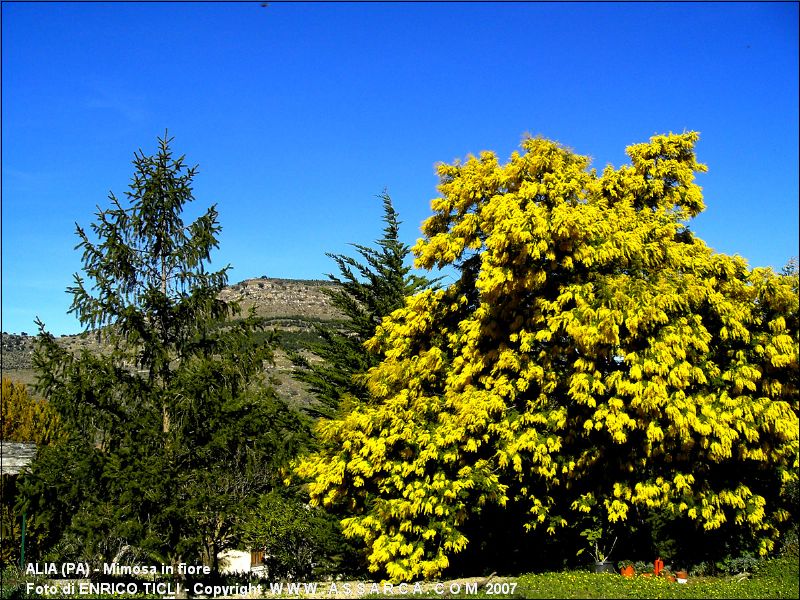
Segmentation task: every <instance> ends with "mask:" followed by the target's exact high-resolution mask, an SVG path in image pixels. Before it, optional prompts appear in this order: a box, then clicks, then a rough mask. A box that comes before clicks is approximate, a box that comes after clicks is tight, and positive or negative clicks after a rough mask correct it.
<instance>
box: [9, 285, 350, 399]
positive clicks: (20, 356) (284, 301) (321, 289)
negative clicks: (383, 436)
mask: <svg viewBox="0 0 800 600" xmlns="http://www.w3.org/2000/svg"><path fill="white" fill-rule="evenodd" d="M334 287H335V284H333V283H332V282H330V281H324V280H304V279H280V278H270V277H259V278H254V279H245V280H244V281H240V282H239V283H235V284H232V285H230V286H227V287H226V288H225V289H223V290H222V292H220V295H219V297H220V298H221V299H223V300H225V301H227V302H237V303H238V304H239V306H240V308H241V309H242V314H246V313H247V312H248V311H250V309H253V310H254V311H255V313H256V315H258V316H259V317H262V318H263V319H264V322H265V324H266V326H267V328H268V329H275V330H277V331H278V332H280V333H282V334H283V336H284V337H286V336H291V335H293V334H297V333H298V332H300V333H302V332H304V331H310V330H312V329H313V324H314V323H321V322H335V321H338V320H341V319H342V318H343V316H342V314H341V313H340V312H339V311H338V310H337V309H336V307H334V306H333V304H332V303H331V300H330V297H329V296H328V295H327V294H326V293H325V290H331V289H334ZM35 340H36V336H33V335H29V334H28V333H27V332H20V333H7V332H2V340H1V343H2V370H3V376H6V377H11V378H12V379H14V380H16V381H21V382H23V383H27V384H32V383H33V382H34V380H35V374H34V372H33V365H32V363H31V359H32V355H33V347H34V343H35ZM56 340H57V341H58V342H59V343H60V344H63V345H64V346H65V347H67V348H69V349H72V350H78V349H80V348H92V347H95V348H96V347H97V339H96V336H95V335H93V334H92V333H91V332H84V333H79V334H74V335H64V336H60V337H57V338H56ZM270 371H271V373H270V375H275V376H277V377H278V379H279V380H281V381H282V383H281V385H280V388H281V389H282V393H284V394H286V395H287V396H290V397H297V396H304V395H305V394H304V391H303V390H302V388H301V387H300V386H299V385H297V384H295V382H293V381H292V380H291V371H292V365H291V362H290V361H289V360H288V358H287V357H286V355H285V353H284V352H282V351H281V350H280V349H278V350H276V352H275V367H274V368H273V369H271V370H270ZM281 375H283V377H281ZM287 375H288V376H287Z"/></svg>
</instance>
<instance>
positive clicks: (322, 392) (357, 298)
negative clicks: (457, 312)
mask: <svg viewBox="0 0 800 600" xmlns="http://www.w3.org/2000/svg"><path fill="white" fill-rule="evenodd" d="M379 198H381V200H382V201H383V222H384V223H385V227H384V229H383V237H382V238H380V239H379V240H377V241H376V242H375V244H376V247H369V246H364V245H361V244H352V246H353V247H354V248H355V249H356V251H357V253H358V255H359V257H360V258H353V257H350V256H346V255H343V254H331V253H328V254H327V256H329V257H330V258H332V259H333V261H334V262H335V263H336V265H337V267H338V268H339V274H338V275H334V274H328V278H329V279H330V280H331V281H332V282H333V283H334V284H336V287H335V288H333V289H330V290H325V292H326V293H327V294H328V295H329V296H330V298H331V300H332V303H333V305H334V306H336V307H337V308H338V309H339V310H340V311H341V312H342V313H343V314H344V315H345V321H344V322H343V323H341V324H339V325H315V327H316V330H317V333H318V335H319V338H320V341H319V342H317V343H314V344H312V345H311V346H310V347H309V350H310V351H311V352H312V353H313V354H315V355H316V356H317V357H318V358H319V359H321V360H319V361H314V362H312V361H310V360H308V359H307V358H306V357H304V356H302V355H301V354H299V353H290V357H291V359H292V362H293V363H294V365H295V366H296V367H298V370H297V372H296V375H295V377H296V378H297V379H298V380H299V381H302V382H303V383H305V384H306V385H307V386H308V388H309V390H310V391H311V392H312V394H313V395H314V397H315V399H316V400H317V401H318V402H317V404H316V405H315V406H312V407H310V408H308V409H307V411H308V412H309V413H310V414H312V415H314V416H331V415H332V414H334V413H335V411H336V409H337V408H338V407H339V405H340V403H341V402H342V399H343V398H345V397H346V396H348V395H349V396H352V397H353V398H356V399H360V400H365V399H366V398H367V397H368V392H367V389H366V387H365V386H364V385H363V383H362V382H361V380H360V378H359V377H358V376H359V375H360V374H362V373H365V372H366V371H367V370H368V369H369V368H370V367H372V366H374V365H376V364H378V362H379V357H378V356H377V355H375V354H373V353H371V352H369V351H368V350H367V349H366V348H364V342H365V341H367V340H368V339H370V338H371V337H372V336H373V334H374V333H375V328H376V326H377V325H379V324H380V322H381V319H382V318H383V317H385V316H387V315H389V314H390V313H391V312H392V311H394V310H395V309H398V308H400V307H401V306H403V303H404V302H405V298H406V297H407V296H410V295H413V294H415V293H417V292H420V291H422V290H424V289H426V288H428V287H430V286H432V285H435V284H436V282H437V281H438V280H434V279H429V278H427V277H423V276H419V275H416V274H414V273H412V268H411V267H410V266H409V265H407V264H406V263H407V258H408V257H409V254H410V252H411V249H410V248H409V246H407V245H406V244H404V243H402V242H401V241H400V238H399V235H400V223H401V221H399V220H398V214H397V211H396V210H395V209H394V206H393V205H392V200H391V198H390V197H389V194H388V193H387V192H385V191H384V192H383V193H382V194H381V195H380V196H379Z"/></svg>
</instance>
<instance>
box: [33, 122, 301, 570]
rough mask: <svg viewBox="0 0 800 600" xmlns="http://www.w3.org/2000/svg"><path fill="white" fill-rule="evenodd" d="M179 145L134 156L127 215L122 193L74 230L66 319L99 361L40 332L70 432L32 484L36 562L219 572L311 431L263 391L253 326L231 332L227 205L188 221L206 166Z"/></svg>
mask: <svg viewBox="0 0 800 600" xmlns="http://www.w3.org/2000/svg"><path fill="white" fill-rule="evenodd" d="M170 142H171V140H170V139H168V138H167V137H166V136H165V137H164V138H163V139H159V149H158V152H157V154H156V155H154V156H145V155H144V154H143V153H142V152H141V151H139V152H138V153H136V154H135V158H134V161H133V164H134V167H135V172H134V175H133V179H132V182H131V184H130V189H129V191H127V192H126V196H127V200H128V203H127V206H124V205H123V203H121V202H120V201H119V200H118V199H117V197H116V196H114V194H113V193H112V194H110V196H109V200H110V207H109V208H107V209H105V210H100V209H98V212H97V221H96V222H95V223H94V224H93V225H92V227H91V231H92V233H93V235H92V236H90V235H89V234H88V233H87V232H86V231H85V230H84V229H83V228H82V227H80V226H77V234H78V237H79V239H80V242H79V244H78V246H77V248H79V249H81V250H82V252H83V275H78V274H76V275H75V283H74V285H73V286H72V287H70V288H69V289H68V292H69V293H70V294H71V295H72V298H73V302H72V307H71V312H73V313H74V314H75V315H76V316H77V318H78V319H79V321H80V323H81V324H82V325H83V326H84V327H86V328H87V329H92V330H93V331H94V333H95V334H96V336H97V339H98V341H99V342H100V343H99V344H98V345H97V346H96V347H95V348H96V349H91V350H90V349H84V350H82V351H81V352H80V353H79V354H77V355H76V354H72V353H70V352H68V351H67V350H65V349H64V348H63V347H62V346H61V345H59V344H58V343H56V341H55V339H54V338H53V337H52V336H51V335H50V334H48V333H47V332H46V330H45V326H44V324H42V323H41V322H39V323H38V325H39V330H40V335H39V338H38V345H37V348H36V351H35V355H34V364H35V367H36V370H37V373H38V389H39V390H40V391H41V392H42V393H43V394H44V395H45V397H46V398H47V399H48V400H49V401H50V402H51V403H52V405H53V406H54V407H56V409H57V410H58V411H59V413H60V416H61V418H62V421H63V423H64V425H65V427H66V429H67V430H68V432H69V434H70V437H69V440H68V441H67V442H65V443H63V444H60V445H56V446H53V447H51V448H47V449H45V451H43V452H42V453H40V456H39V458H38V460H37V462H36V463H35V465H34V468H33V472H32V473H31V474H30V475H29V476H28V477H26V478H25V481H24V482H23V486H22V487H23V491H24V503H25V508H26V509H27V512H28V514H29V517H31V525H32V534H33V542H34V546H38V547H35V548H34V549H33V550H34V551H38V553H39V554H40V555H44V554H45V553H46V552H47V551H50V552H51V556H53V554H52V553H53V552H55V553H57V554H56V555H58V553H60V556H59V557H60V558H62V559H68V558H73V557H74V558H80V559H81V560H87V561H91V560H95V561H111V560H114V559H118V560H119V559H121V558H122V557H123V556H124V555H125V553H126V552H127V553H132V554H134V555H135V554H137V553H138V555H139V556H140V557H141V556H147V557H148V558H149V559H150V560H151V561H152V560H156V561H161V562H164V563H167V564H169V563H173V564H175V563H178V562H180V561H181V560H190V559H191V560H198V559H200V558H202V559H203V560H204V561H205V563H206V564H210V565H212V566H213V567H215V568H216V567H217V562H216V557H217V553H218V552H219V551H221V550H223V549H224V548H226V547H229V546H230V545H231V544H232V543H234V541H235V531H236V526H237V520H238V519H239V518H240V517H239V515H242V514H243V513H244V512H245V511H246V509H247V507H248V506H250V505H251V504H253V503H255V502H257V498H258V496H259V495H260V494H262V493H265V492H267V491H269V490H270V489H272V487H273V486H275V485H278V483H279V476H278V468H279V466H280V465H281V464H282V462H283V461H284V460H285V459H286V458H287V457H288V456H289V455H291V454H292V453H293V452H294V450H295V449H296V447H297V446H298V444H301V443H302V439H303V436H304V434H303V431H304V429H303V425H302V422H301V420H300V419H299V418H298V416H297V415H296V414H295V413H293V412H292V411H290V410H289V409H288V408H287V406H286V405H285V404H283V403H282V402H280V401H279V400H278V399H277V397H276V396H275V394H274V392H273V390H272V389H271V388H269V387H268V386H266V384H265V382H264V381H263V380H262V377H263V365H264V362H265V361H268V360H271V351H270V348H269V345H268V343H267V342H264V341H263V336H254V335H252V334H253V333H254V332H255V331H256V330H257V329H258V327H259V325H258V322H257V319H256V318H255V317H254V315H252V314H250V315H249V316H247V317H245V318H237V319H235V320H233V319H234V318H235V317H239V316H240V315H238V312H239V309H238V307H237V306H236V305H233V304H226V303H225V302H223V301H221V300H220V299H219V297H218V294H219V292H220V290H221V289H222V288H223V286H224V285H225V283H226V281H227V272H228V269H229V267H225V268H223V269H221V270H218V271H210V270H208V269H207V265H208V263H209V262H210V256H211V251H212V250H213V249H214V248H216V247H217V245H218V242H217V235H218V233H219V231H220V226H219V224H218V220H217V210H216V207H215V206H212V207H210V208H209V209H208V210H207V211H206V212H205V213H204V214H202V215H201V216H200V217H199V218H197V219H196V220H194V221H193V222H192V223H191V224H189V225H186V224H185V223H184V221H183V218H182V213H183V211H184V208H185V207H186V205H187V204H188V203H190V202H192V201H193V200H194V197H193V192H192V179H193V177H194V176H195V174H196V167H187V166H186V164H185V162H184V157H180V158H177V159H176V158H174V157H173V153H172V151H171V150H170ZM258 340H262V341H258Z"/></svg>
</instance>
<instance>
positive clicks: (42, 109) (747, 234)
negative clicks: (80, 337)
mask: <svg viewBox="0 0 800 600" xmlns="http://www.w3.org/2000/svg"><path fill="white" fill-rule="evenodd" d="M2 34H3V38H2V126H3V128H2V151H3V152H2V177H3V179H2V193H3V197H2V200H3V205H2V217H3V220H2V234H3V237H2V262H3V272H2V283H3V305H2V309H3V325H2V327H3V329H4V330H5V331H13V332H19V331H27V332H28V333H33V332H34V330H35V328H34V325H33V320H34V317H35V316H36V315H38V316H40V317H41V318H42V320H44V322H45V323H46V325H47V326H48V329H49V330H50V331H52V332H54V333H56V334H63V333H75V332H77V331H79V330H80V328H79V325H78V323H77V321H75V319H74V318H73V317H72V316H69V315H67V310H68V307H69V304H70V298H69V297H68V295H67V294H66V293H65V292H64V290H65V288H66V287H67V286H68V285H70V283H71V280H72V273H74V272H76V271H78V270H79V269H80V266H81V263H80V256H79V254H78V252H77V251H75V250H73V248H74V246H75V243H76V237H75V235H74V223H75V222H76V221H77V222H79V223H80V224H82V225H84V226H86V225H89V224H90V223H91V222H92V221H93V219H94V212H95V210H96V208H95V207H96V206H97V205H100V206H101V207H105V206H106V205H107V201H106V198H107V195H108V192H109V191H111V190H113V191H114V192H115V193H116V194H117V195H118V196H122V195H123V193H124V191H125V190H126V189H127V185H128V182H129V179H130V176H131V174H132V167H131V164H130V163H131V159H132V157H133V152H134V151H135V150H137V149H139V148H141V149H142V150H144V151H145V152H146V153H153V152H155V149H156V137H157V136H159V135H163V133H164V130H165V129H166V128H169V132H170V135H174V136H175V142H174V148H175V150H176V151H177V152H179V153H185V154H186V155H187V159H188V161H189V162H191V163H196V164H199V165H200V171H199V174H198V176H197V178H196V180H195V196H196V198H197V202H196V203H195V204H196V206H197V208H198V210H199V209H200V208H205V207H206V206H208V205H210V204H212V203H217V204H218V206H219V211H220V221H221V224H222V227H223V232H222V236H221V246H220V249H219V251H218V252H217V253H216V254H215V255H214V257H215V259H214V263H213V265H214V266H222V265H224V264H226V263H230V264H231V265H233V267H234V270H233V271H232V273H231V282H236V281H240V280H243V279H246V278H249V277H258V276H261V275H267V276H271V277H293V278H322V277H324V274H325V273H327V272H329V271H331V270H333V269H334V265H333V264H332V262H331V261H330V260H329V259H328V258H326V257H325V254H324V253H325V252H326V251H329V252H348V251H349V250H348V248H349V247H348V245H347V244H348V243H349V242H360V243H370V242H371V241H372V240H374V239H375V238H377V237H379V235H380V230H381V227H382V224H381V222H380V217H381V205H380V202H379V201H378V200H377V199H376V197H375V196H376V195H377V194H379V193H380V192H381V191H382V190H383V189H384V188H387V189H388V191H389V193H390V194H391V196H392V198H393V199H394V202H395V206H396V208H397V209H398V210H399V212H400V215H401V218H402V219H403V221H404V224H403V226H402V229H401V233H402V236H403V238H404V240H405V241H406V242H408V243H409V244H412V243H413V242H414V241H415V240H416V238H417V237H418V236H419V225H420V223H421V222H422V220H423V219H424V218H426V217H427V216H428V215H429V214H430V208H429V202H430V200H431V199H432V198H434V197H435V196H436V189H435V188H436V184H437V179H436V176H435V173H434V165H435V164H436V163H437V162H440V161H446V162H451V161H452V160H454V159H456V158H459V157H464V156H466V155H467V154H468V153H478V152H480V151H481V150H494V151H496V152H497V153H498V154H499V156H500V158H501V159H502V160H505V159H507V158H508V156H509V154H510V153H511V152H512V151H513V150H514V149H515V148H517V147H518V144H519V142H520V140H521V139H522V136H523V134H524V133H526V132H529V133H531V134H534V135H536V134H541V135H544V136H546V137H549V138H552V139H556V140H558V141H560V142H562V143H563V144H566V145H567V146H570V147H571V148H573V149H574V150H576V151H577V152H579V153H581V154H588V155H590V156H592V157H593V158H594V164H595V166H597V167H598V168H600V169H602V168H603V167H604V166H605V165H606V164H607V163H612V164H614V165H616V166H618V165H620V164H622V163H624V162H626V157H625V154H624V149H625V146H627V145H629V144H632V143H637V142H641V141H646V140H647V139H648V138H649V136H651V135H653V134H655V133H665V132H669V131H675V132H680V131H683V130H689V129H691V130H697V131H700V132H701V136H702V137H701V141H700V143H699V145H698V148H697V151H698V156H699V159H700V161H701V162H704V163H706V164H708V165H709V172H708V174H706V175H702V176H701V177H700V180H699V182H700V184H701V185H702V186H703V187H704V191H705V199H706V204H707V206H708V208H707V210H706V212H705V213H704V214H703V215H701V216H700V217H698V218H697V219H696V220H695V221H694V223H693V225H692V226H693V228H694V230H695V231H696V232H697V233H698V234H699V235H700V236H701V237H702V238H703V239H705V240H706V241H707V242H708V243H709V244H710V245H711V246H712V247H713V248H715V249H716V250H718V251H720V252H725V253H729V254H740V255H742V256H744V257H745V258H746V259H747V260H748V261H749V262H750V264H751V265H753V266H765V265H768V266H772V267H774V268H780V267H781V266H783V265H784V264H785V263H786V261H787V259H789V258H790V257H791V256H794V255H796V254H797V252H798V250H797V247H798V109H797V106H798V5H797V4H796V3H790V4H786V3H784V4H769V3H768V4H764V3H753V4H748V3H738V4H723V3H715V4H697V3H682V4H651V3H645V4H596V3H594V4H544V3H531V4H449V3H448V4H416V3H412V4H375V3H370V4H362V5H359V4H358V3H349V4H344V3H343V4H281V3H270V5H269V6H268V7H267V8H262V7H261V6H260V5H259V3H239V4H214V3H202V4H200V3H197V4H196V3H189V2H187V3H154V4H150V3H141V4H134V3H130V4H128V3H107V4H100V3H82V4H77V3H76V4H71V3H42V4H38V3H4V4H3V6H2Z"/></svg>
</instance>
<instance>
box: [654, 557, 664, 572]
mask: <svg viewBox="0 0 800 600" xmlns="http://www.w3.org/2000/svg"><path fill="white" fill-rule="evenodd" d="M663 570H664V561H663V560H661V559H660V558H657V559H656V562H654V563H653V573H655V574H656V576H658V575H659V574H660V573H661V571H663Z"/></svg>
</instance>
